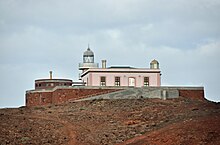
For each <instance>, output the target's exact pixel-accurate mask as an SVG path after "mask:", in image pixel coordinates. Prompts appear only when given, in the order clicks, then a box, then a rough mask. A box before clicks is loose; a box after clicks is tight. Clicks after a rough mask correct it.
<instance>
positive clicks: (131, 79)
mask: <svg viewBox="0 0 220 145" xmlns="http://www.w3.org/2000/svg"><path fill="white" fill-rule="evenodd" d="M128 86H129V87H134V86H135V78H128Z"/></svg>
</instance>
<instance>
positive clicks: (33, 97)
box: [26, 88, 119, 106]
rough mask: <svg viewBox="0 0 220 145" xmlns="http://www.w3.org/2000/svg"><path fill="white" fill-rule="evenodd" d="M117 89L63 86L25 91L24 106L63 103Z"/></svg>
mask: <svg viewBox="0 0 220 145" xmlns="http://www.w3.org/2000/svg"><path fill="white" fill-rule="evenodd" d="M118 90H119V89H84V88H78V89H75V88H63V89H56V90H54V91H52V90H51V92H45V91H33V92H27V93H26V106H43V105H49V104H63V103H65V102H71V101H74V100H77V99H82V98H87V97H92V96H96V95H101V94H106V93H110V92H114V91H118Z"/></svg>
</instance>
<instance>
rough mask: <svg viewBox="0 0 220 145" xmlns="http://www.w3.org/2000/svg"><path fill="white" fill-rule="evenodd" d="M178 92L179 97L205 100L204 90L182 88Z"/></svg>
mask: <svg viewBox="0 0 220 145" xmlns="http://www.w3.org/2000/svg"><path fill="white" fill-rule="evenodd" d="M179 94H180V96H181V97H186V98H191V99H199V100H205V97H204V90H184V89H180V90H179Z"/></svg>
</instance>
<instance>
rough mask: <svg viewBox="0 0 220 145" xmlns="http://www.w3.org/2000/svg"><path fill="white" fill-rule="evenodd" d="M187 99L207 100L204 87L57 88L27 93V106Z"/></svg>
mask: <svg viewBox="0 0 220 145" xmlns="http://www.w3.org/2000/svg"><path fill="white" fill-rule="evenodd" d="M179 96H181V97H187V98H192V99H199V100H205V97H204V88H203V87H141V88H135V87H88V86H69V87H68V86H66V87H63V86H62V87H61V86H57V87H55V88H53V89H41V90H29V91H26V106H44V105H52V104H63V103H67V102H75V101H84V100H94V99H140V98H158V99H163V100H166V99H172V98H179Z"/></svg>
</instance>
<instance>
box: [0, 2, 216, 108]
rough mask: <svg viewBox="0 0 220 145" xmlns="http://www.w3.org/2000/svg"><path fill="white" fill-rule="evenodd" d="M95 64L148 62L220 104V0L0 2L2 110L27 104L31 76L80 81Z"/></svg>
mask: <svg viewBox="0 0 220 145" xmlns="http://www.w3.org/2000/svg"><path fill="white" fill-rule="evenodd" d="M88 43H89V44H90V48H91V49H92V50H93V52H94V53H95V61H96V62H98V63H100V62H101V60H102V59H107V65H108V66H111V65H130V66H133V67H145V68H148V67H149V63H150V61H151V60H152V59H157V60H158V61H159V63H160V68H161V71H162V85H174V86H176V85H178V86H204V87H205V95H206V98H207V99H209V100H213V101H220V93H219V89H220V85H219V83H220V77H219V74H220V58H219V57H220V0H190V1H189V0H188V1H186V0H169V1H165V0H0V80H1V83H0V107H18V106H22V105H24V104H25V91H26V90H30V89H33V88H34V80H35V79H39V78H48V77H49V71H50V70H52V71H53V72H54V77H56V78H69V79H73V80H74V81H77V80H78V73H79V71H78V63H79V62H81V61H82V53H83V52H84V51H85V50H86V49H87V46H88Z"/></svg>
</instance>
